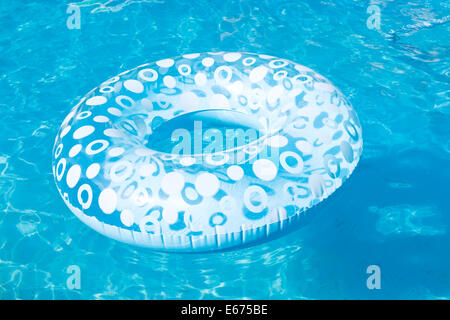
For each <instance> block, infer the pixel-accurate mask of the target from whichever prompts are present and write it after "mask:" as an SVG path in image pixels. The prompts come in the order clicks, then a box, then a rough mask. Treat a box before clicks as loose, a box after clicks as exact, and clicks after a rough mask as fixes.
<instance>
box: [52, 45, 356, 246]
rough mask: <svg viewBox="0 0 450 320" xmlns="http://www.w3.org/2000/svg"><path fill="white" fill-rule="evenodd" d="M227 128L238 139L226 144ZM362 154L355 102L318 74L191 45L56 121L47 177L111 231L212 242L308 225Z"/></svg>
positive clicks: (242, 240)
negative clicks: (199, 50)
mask: <svg viewBox="0 0 450 320" xmlns="http://www.w3.org/2000/svg"><path fill="white" fill-rule="evenodd" d="M227 130H228V131H227ZM229 132H231V133H232V134H235V135H236V136H235V137H234V138H236V139H234V138H233V139H228V138H229V137H228V133H229ZM236 132H237V133H238V134H236ZM175 133H176V134H175ZM239 133H241V134H242V133H244V135H243V139H240V138H242V137H241V136H240V135H239ZM221 134H222V135H223V137H224V139H225V140H226V141H233V140H236V141H237V140H239V139H240V140H239V141H240V142H239V141H238V142H237V143H236V144H235V145H234V144H230V145H228V144H226V143H223V144H222V148H220V141H218V140H220V139H221V138H222V136H221ZM192 136H194V137H197V138H192ZM189 139H192V140H191V141H189ZM225 140H224V141H225ZM191 142H192V144H189V143H191ZM211 144H213V145H214V146H215V147H216V148H214V147H211ZM224 144H225V147H223V145H224ZM361 152H362V137H361V126H360V123H359V121H358V117H357V115H356V113H355V111H354V109H353V108H352V107H351V105H350V103H349V102H348V101H347V100H346V98H345V97H344V96H343V95H342V94H341V93H340V91H339V90H338V89H336V87H334V86H333V85H332V84H331V83H330V82H329V81H328V80H326V79H325V78H324V77H322V76H321V75H319V74H317V73H316V72H314V71H312V70H311V69H309V68H306V67H304V66H302V65H299V64H296V63H293V62H291V61H288V60H284V59H279V58H276V57H272V56H267V55H258V54H250V53H238V52H221V53H200V54H198V53H196V54H188V55H183V56H180V57H176V58H171V59H164V60H160V61H157V62H154V63H149V64H145V65H142V66H139V67H137V68H135V69H132V70H129V71H126V72H124V73H122V74H120V75H118V76H116V77H113V78H112V79H109V80H107V81H106V82H104V83H102V84H101V85H100V86H99V87H97V88H95V89H94V90H92V91H91V92H89V93H88V94H87V95H86V96H85V97H84V98H83V99H82V100H81V101H80V102H79V103H78V104H77V105H76V106H75V107H74V108H73V110H72V111H71V112H70V113H69V114H68V115H67V117H66V118H65V120H64V121H63V123H62V125H61V128H60V130H59V132H58V135H57V137H56V141H55V146H54V151H53V174H54V177H55V181H56V185H57V188H58V190H59V192H60V195H61V196H62V198H63V199H64V201H65V203H66V205H67V206H68V207H69V209H70V210H71V211H72V212H73V213H74V214H75V215H76V216H77V217H78V218H79V219H80V220H81V221H83V222H84V223H85V224H87V225H88V226H90V227H91V228H93V229H94V230H96V231H98V232H100V233H102V234H104V235H106V236H108V237H110V238H113V239H116V240H120V241H123V242H126V243H130V244H135V245H139V246H145V247H151V248H155V249H161V250H170V251H208V250H217V249H223V248H230V247H236V246H242V245H246V244H248V243H252V242H255V241H257V240H264V239H267V238H270V237H272V236H273V235H275V234H277V233H278V234H279V233H280V232H283V231H284V230H285V229H286V227H288V226H290V225H294V224H296V225H301V223H302V221H303V219H304V216H305V215H306V214H307V212H306V210H307V209H308V208H310V207H312V206H314V205H315V204H317V203H319V202H320V201H322V200H323V199H325V198H326V197H328V196H329V195H330V194H331V193H332V192H334V191H335V190H336V189H337V188H339V187H340V186H341V185H342V183H343V182H344V181H345V180H346V179H347V178H348V177H349V176H350V174H351V173H352V171H353V169H354V168H355V167H356V164H357V163H358V160H359V158H360V155H361Z"/></svg>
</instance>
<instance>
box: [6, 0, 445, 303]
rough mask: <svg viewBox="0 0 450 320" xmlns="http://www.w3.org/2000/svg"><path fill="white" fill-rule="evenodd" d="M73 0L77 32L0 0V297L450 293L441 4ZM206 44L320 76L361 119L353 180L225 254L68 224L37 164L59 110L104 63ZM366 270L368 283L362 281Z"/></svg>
mask: <svg viewBox="0 0 450 320" xmlns="http://www.w3.org/2000/svg"><path fill="white" fill-rule="evenodd" d="M371 3H372V6H376V7H377V8H378V9H379V12H380V13H381V16H380V25H379V27H380V28H379V30H378V29H376V28H373V27H374V24H373V21H372V22H371V20H370V19H369V17H370V15H371V13H370V12H372V14H373V11H372V9H373V7H372V9H371V10H369V11H370V12H369V13H368V12H367V11H368V8H369V6H370V5H371ZM79 5H80V8H81V9H80V10H81V25H80V29H69V28H68V27H67V24H66V21H67V19H68V17H69V16H70V15H71V14H70V13H69V14H68V13H66V9H67V3H61V2H60V1H50V0H49V1H37V0H35V1H31V0H27V1H6V0H2V1H1V2H0V52H1V55H0V106H1V111H2V112H1V117H0V299H15V298H20V299H55V298H56V299H80V298H81V299H177V298H185V299H199V298H209V299H223V298H228V299H234V298H246V299H303V298H306V299H324V298H338V299H341V298H342V299H379V298H387V299H398V298H408V299H418V298H425V299H441V298H448V297H450V258H449V257H448V252H449V251H450V217H449V214H450V203H449V198H450V197H449V196H450V192H449V187H448V184H449V181H450V169H449V166H450V103H449V98H450V79H449V76H450V42H449V39H450V34H449V31H450V4H448V2H445V1H431V0H428V1H425V0H410V1H395V2H393V1H371V2H370V1H350V0H347V1H319V0H310V1H300V0H265V1H263V0H252V1H232V0H230V1H208V0H200V1H164V0H154V1H145V0H144V1H142V0H141V1H130V0H120V1H119V0H116V1H105V0H103V1H101V0H97V1H84V2H83V3H82V4H79ZM368 19H369V20H370V21H369V23H368V22H367V20H368ZM203 51H247V52H257V53H265V54H270V55H274V56H279V57H283V58H286V59H289V60H293V61H296V62H298V63H301V64H303V65H306V66H308V67H310V68H312V69H314V70H316V71H317V72H319V73H320V74H322V75H324V76H325V77H327V78H328V79H330V80H331V81H332V82H333V83H334V84H335V85H337V86H338V87H339V88H340V89H341V91H342V92H343V93H344V94H345V95H346V96H347V97H348V98H349V100H350V101H351V103H352V104H353V105H354V107H355V109H356V111H357V112H358V115H359V118H360V121H361V124H362V128H363V135H364V152H363V156H362V158H361V160H360V163H359V165H358V167H357V169H356V170H355V172H354V173H353V175H352V177H351V178H350V179H349V180H348V181H347V182H346V183H345V184H344V185H343V187H342V188H341V189H340V190H339V191H338V192H336V193H335V194H333V195H332V196H331V197H330V198H329V199H327V200H326V201H324V203H323V205H320V206H318V207H317V208H314V209H312V210H314V215H315V219H313V220H312V221H311V222H310V223H309V224H308V225H307V226H306V227H304V228H301V229H298V230H295V231H293V232H291V233H289V234H288V235H285V236H283V237H280V238H278V239H276V240H273V241H270V242H266V243H263V244H260V245H257V246H252V247H248V248H245V249H240V250H234V251H225V252H217V253H210V254H168V253H160V252H154V251H151V250H148V249H140V248H136V247H131V246H129V245H126V244H122V243H119V242H116V241H114V240H111V239H109V238H106V237H104V236H102V235H100V234H98V233H96V232H95V231H93V230H91V229H90V228H88V227H87V226H85V225H83V224H82V223H81V222H80V221H79V220H78V219H77V218H76V217H75V216H74V215H73V214H72V213H71V212H70V211H69V210H68V209H67V208H66V206H65V204H64V202H63V201H62V200H61V198H60V197H59V195H58V193H57V190H56V187H55V184H54V182H53V176H52V171H51V156H52V152H51V149H52V147H53V141H54V138H55V135H56V132H57V130H58V128H59V126H60V124H61V122H62V120H63V119H64V117H65V115H66V114H67V113H68V111H69V110H70V109H71V108H72V106H74V105H75V103H77V102H78V101H79V99H80V98H81V97H82V96H84V95H85V94H86V93H87V92H88V91H89V90H90V89H92V88H93V87H95V86H96V85H98V84H99V83H101V82H102V81H104V80H105V79H108V78H109V77H111V76H113V75H115V74H118V73H120V72H122V71H125V70H128V69H130V68H133V67H135V66H138V65H141V64H143V63H145V62H151V61H155V60H159V59H162V58H166V57H171V56H176V55H180V54H184V53H190V52H203ZM73 265H75V266H77V267H78V268H79V270H80V272H81V287H80V288H79V289H77V288H75V289H73V290H71V288H70V286H69V287H68V286H67V283H66V282H67V279H68V277H69V276H70V274H68V273H67V269H68V268H69V266H73ZM371 265H377V266H379V268H380V270H381V289H379V290H377V289H374V290H369V289H368V287H367V285H366V280H367V278H368V277H369V274H367V273H366V269H367V268H368V267H369V266H371Z"/></svg>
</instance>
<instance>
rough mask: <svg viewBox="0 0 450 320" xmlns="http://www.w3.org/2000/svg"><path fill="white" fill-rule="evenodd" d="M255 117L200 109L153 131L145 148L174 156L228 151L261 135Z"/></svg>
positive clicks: (176, 118)
mask: <svg viewBox="0 0 450 320" xmlns="http://www.w3.org/2000/svg"><path fill="white" fill-rule="evenodd" d="M264 133H265V132H264V128H263V126H262V125H261V123H259V122H258V120H257V118H256V117H255V116H251V115H248V114H245V113H242V112H238V111H232V110H216V109H214V110H202V111H195V112H190V113H185V114H182V115H179V116H177V117H175V118H172V119H170V120H167V121H165V122H163V123H162V124H161V125H159V126H158V127H157V128H155V129H154V130H153V133H152V134H151V135H150V136H149V138H148V141H147V147H148V148H150V149H153V150H156V151H160V152H165V153H172V154H177V155H193V154H211V153H217V152H222V151H230V150H233V149H236V148H239V147H242V146H245V145H247V144H249V143H252V142H254V141H256V140H258V139H259V138H261V137H262V136H263V135H264Z"/></svg>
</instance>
